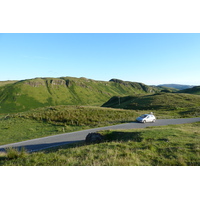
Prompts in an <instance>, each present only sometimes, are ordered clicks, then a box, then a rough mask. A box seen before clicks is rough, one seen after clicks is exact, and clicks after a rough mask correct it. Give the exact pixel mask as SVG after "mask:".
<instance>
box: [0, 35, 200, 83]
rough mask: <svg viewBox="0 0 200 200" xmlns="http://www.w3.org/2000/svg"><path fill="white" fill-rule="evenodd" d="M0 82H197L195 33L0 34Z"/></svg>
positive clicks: (199, 45)
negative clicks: (62, 79) (67, 79)
mask: <svg viewBox="0 0 200 200" xmlns="http://www.w3.org/2000/svg"><path fill="white" fill-rule="evenodd" d="M0 68H1V72H0V81H4V80H22V79H30V78H35V77H62V76H72V77H86V78H91V79H95V80H104V81H108V80H110V79H112V78H118V79H122V80H125V81H136V82H142V83H145V84H156V85H157V84H162V83H177V84H191V85H200V34H198V33H194V34H190V33H185V34H184V33H173V34H172V33H171V34H170V33H165V34H164V33H155V34H154V33H141V34H139V33H75V34H73V33H22V34H21V33H10V34H7V33H1V34H0Z"/></svg>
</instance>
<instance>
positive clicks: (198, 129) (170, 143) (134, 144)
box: [0, 122, 200, 166]
mask: <svg viewBox="0 0 200 200" xmlns="http://www.w3.org/2000/svg"><path fill="white" fill-rule="evenodd" d="M101 134H103V135H104V142H102V143H100V144H91V145H86V144H85V143H79V144H77V145H74V144H73V145H68V146H62V147H57V148H53V149H50V150H46V151H44V152H37V153H32V154H28V153H26V152H24V151H22V152H16V151H14V150H12V149H11V150H9V151H8V153H7V154H5V153H4V154H3V153H2V154H0V165H4V166H12V165H13V166H78V165H79V166H178V165H180V166H184V165H187V166H199V165H200V148H199V140H200V123H199V122H198V123H193V124H181V125H170V126H162V127H151V128H145V129H133V130H127V131H126V130H123V131H112V130H110V131H102V132H101Z"/></svg>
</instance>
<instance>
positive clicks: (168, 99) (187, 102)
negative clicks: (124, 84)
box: [102, 93, 200, 110]
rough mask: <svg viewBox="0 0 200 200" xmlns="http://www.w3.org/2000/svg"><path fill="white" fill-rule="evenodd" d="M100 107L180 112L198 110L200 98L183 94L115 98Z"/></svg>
mask: <svg viewBox="0 0 200 200" xmlns="http://www.w3.org/2000/svg"><path fill="white" fill-rule="evenodd" d="M102 106H103V107H112V108H125V109H134V110H181V109H190V108H195V107H197V108H199V106H200V96H197V95H192V94H183V93H180V94H179V93H157V94H151V95H135V96H126V97H120V98H119V97H116V96H115V97H112V98H111V99H110V100H109V101H107V102H106V103H105V104H103V105H102Z"/></svg>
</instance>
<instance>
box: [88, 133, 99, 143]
mask: <svg viewBox="0 0 200 200" xmlns="http://www.w3.org/2000/svg"><path fill="white" fill-rule="evenodd" d="M102 141H103V135H101V134H100V133H89V134H88V135H87V136H86V138H85V142H86V144H91V143H100V142H102Z"/></svg>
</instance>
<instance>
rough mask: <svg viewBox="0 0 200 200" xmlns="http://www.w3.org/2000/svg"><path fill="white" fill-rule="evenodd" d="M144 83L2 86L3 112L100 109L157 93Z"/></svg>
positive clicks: (68, 81)
mask: <svg viewBox="0 0 200 200" xmlns="http://www.w3.org/2000/svg"><path fill="white" fill-rule="evenodd" d="M155 91H156V89H155V88H152V87H150V86H147V85H145V84H142V83H136V82H126V81H121V80H118V79H111V80H110V81H95V80H92V79H86V78H73V77H61V78H35V79H29V80H22V81H18V82H16V83H13V84H9V85H5V86H2V87H0V106H1V110H0V113H11V112H19V111H25V110H29V109H33V108H38V107H43V106H54V105H96V106H100V105H102V104H103V103H104V102H106V101H108V100H109V99H110V98H111V97H112V96H127V95H133V94H146V93H153V92H155Z"/></svg>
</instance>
